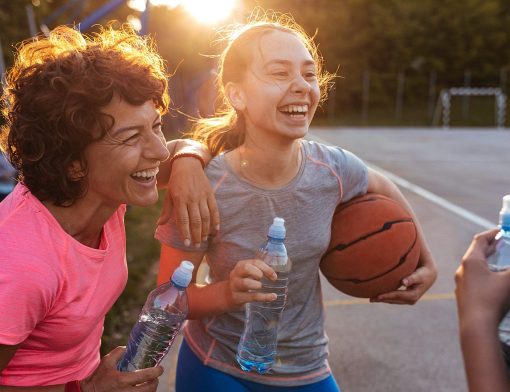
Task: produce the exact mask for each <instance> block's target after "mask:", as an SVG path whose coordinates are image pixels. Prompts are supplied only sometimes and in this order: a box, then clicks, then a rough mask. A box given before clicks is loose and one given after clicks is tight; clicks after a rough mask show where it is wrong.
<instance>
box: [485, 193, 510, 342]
mask: <svg viewBox="0 0 510 392" xmlns="http://www.w3.org/2000/svg"><path fill="white" fill-rule="evenodd" d="M499 227H500V229H501V230H500V231H499V233H498V234H497V235H496V240H498V243H497V244H496V251H495V252H494V253H493V254H492V255H490V256H489V258H488V263H489V268H490V269H491V270H492V271H504V270H506V269H507V268H508V267H510V195H506V196H504V197H503V206H502V207H501V211H500V212H499ZM499 339H500V340H501V342H503V343H505V344H506V345H510V312H508V313H507V314H506V315H505V317H504V318H503V320H502V321H501V323H500V324H499Z"/></svg>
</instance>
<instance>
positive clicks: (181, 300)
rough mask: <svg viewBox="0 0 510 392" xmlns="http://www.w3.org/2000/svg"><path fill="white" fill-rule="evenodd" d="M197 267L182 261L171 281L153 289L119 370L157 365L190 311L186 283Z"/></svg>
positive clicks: (129, 370)
mask: <svg viewBox="0 0 510 392" xmlns="http://www.w3.org/2000/svg"><path fill="white" fill-rule="evenodd" d="M193 267H194V266H193V263H191V262H189V261H186V260H184V261H182V262H181V264H180V265H179V267H178V268H177V269H176V270H175V271H174V273H173V275H172V278H171V279H170V281H169V282H167V283H164V284H162V285H161V286H159V287H158V288H157V289H155V290H153V291H151V293H150V294H149V296H148V297H147V301H146V302H145V305H144V306H143V308H142V311H141V313H140V317H139V318H138V322H137V323H136V324H135V326H134V327H133V329H132V330H131V334H130V336H129V342H128V344H127V349H126V352H125V353H124V356H123V357H122V358H121V360H120V361H119V363H118V364H117V369H118V370H120V371H122V372H131V371H134V370H138V369H145V368H149V367H154V366H157V365H158V364H159V363H160V362H161V360H162V359H163V357H164V356H165V354H166V353H167V352H168V350H170V347H171V346H172V343H173V342H174V339H175V337H176V336H177V333H178V332H179V330H180V328H181V326H182V324H183V322H184V320H185V319H186V316H187V314H188V297H187V296H186V287H188V285H189V283H190V282H191V275H192V273H193Z"/></svg>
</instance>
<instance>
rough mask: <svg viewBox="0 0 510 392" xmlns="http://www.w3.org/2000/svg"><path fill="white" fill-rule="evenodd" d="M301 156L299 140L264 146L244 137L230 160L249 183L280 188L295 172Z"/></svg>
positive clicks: (297, 169) (297, 170) (231, 154)
mask: <svg viewBox="0 0 510 392" xmlns="http://www.w3.org/2000/svg"><path fill="white" fill-rule="evenodd" d="M227 159H228V157H227ZM301 159H302V158H301V144H300V142H299V140H293V141H292V142H290V143H286V144H280V145H263V144H262V143H257V142H256V141H254V140H252V139H250V138H246V140H245V142H244V144H242V145H241V146H239V147H238V148H236V149H235V150H233V151H232V152H231V153H230V161H229V163H230V165H231V166H232V167H233V168H234V169H235V170H236V171H237V172H238V174H240V175H241V176H242V177H244V178H245V179H246V180H248V181H250V182H253V183H255V184H257V185H261V186H266V187H280V186H283V185H285V184H287V183H289V182H290V181H291V180H292V179H293V178H294V177H295V176H296V175H297V173H298V172H299V167H300V163H301Z"/></svg>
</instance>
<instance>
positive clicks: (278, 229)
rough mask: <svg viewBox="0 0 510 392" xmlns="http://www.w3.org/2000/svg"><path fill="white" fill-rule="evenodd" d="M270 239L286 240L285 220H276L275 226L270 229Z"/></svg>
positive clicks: (274, 221)
mask: <svg viewBox="0 0 510 392" xmlns="http://www.w3.org/2000/svg"><path fill="white" fill-rule="evenodd" d="M267 235H268V237H271V238H275V239H277V240H284V239H285V220H284V219H283V218H278V217H276V218H274V219H273V224H272V225H271V227H270V228H269V231H268V233H267Z"/></svg>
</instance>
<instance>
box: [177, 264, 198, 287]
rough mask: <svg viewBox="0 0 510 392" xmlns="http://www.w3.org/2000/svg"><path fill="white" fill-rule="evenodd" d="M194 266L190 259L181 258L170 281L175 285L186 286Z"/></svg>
mask: <svg viewBox="0 0 510 392" xmlns="http://www.w3.org/2000/svg"><path fill="white" fill-rule="evenodd" d="M193 268H195V266H194V265H193V263H192V262H191V261H188V260H183V261H181V264H180V265H179V267H177V269H176V270H175V271H174V273H173V274H172V283H173V284H174V285H176V286H179V287H183V288H186V287H188V285H189V284H190V282H191V277H192V275H193Z"/></svg>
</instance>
